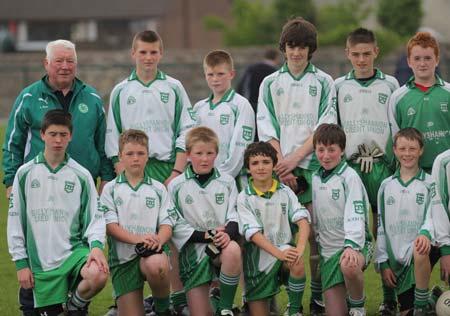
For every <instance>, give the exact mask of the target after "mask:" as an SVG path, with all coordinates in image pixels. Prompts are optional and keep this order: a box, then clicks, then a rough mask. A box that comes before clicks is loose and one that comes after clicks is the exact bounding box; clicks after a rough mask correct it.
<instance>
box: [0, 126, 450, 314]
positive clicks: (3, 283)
mask: <svg viewBox="0 0 450 316" xmlns="http://www.w3.org/2000/svg"><path fill="white" fill-rule="evenodd" d="M4 134H5V126H1V127H0V140H1V141H3V139H4ZM0 156H1V153H0ZM0 176H1V178H2V179H3V170H2V172H1V174H0ZM7 207H8V203H7V201H6V194H5V188H4V186H3V185H0V209H1V211H0V316H13V315H19V314H20V313H19V311H18V308H19V305H18V303H17V292H18V283H17V278H16V271H15V267H14V263H13V262H12V261H11V257H10V255H9V253H8V246H7V242H6V222H7ZM306 257H307V256H306ZM438 273H439V266H438V265H437V266H436V267H435V269H434V273H433V276H432V281H431V286H432V285H433V284H440V285H443V283H442V282H441V281H440V280H439V277H438ZM431 286H430V287H431ZM146 292H147V293H148V292H149V290H148V289H147V290H146ZM365 292H366V297H367V301H366V308H367V311H368V314H367V315H376V313H377V309H378V305H379V303H380V301H381V299H382V291H381V282H380V278H379V276H378V275H377V274H376V273H375V271H374V268H373V265H370V266H369V268H368V269H367V270H366V272H365ZM308 298H309V290H308V291H307V292H306V293H305V296H304V299H303V302H304V305H305V307H306V306H307V305H308V304H307V303H306V302H308V300H307V299H308ZM278 301H279V303H280V305H281V306H282V307H283V308H284V306H285V305H286V303H287V297H286V295H285V293H284V292H281V293H280V294H279V295H278ZM235 302H236V304H240V298H239V293H238V295H236V300H235ZM111 303H112V298H111V283H110V282H108V284H107V287H106V288H105V289H104V290H103V291H102V292H101V293H100V294H99V295H98V296H97V297H96V298H95V299H94V301H93V302H92V304H91V307H90V312H89V315H91V316H100V315H103V314H104V313H105V312H106V310H107V308H108V306H109V305H110V304H111ZM305 312H308V307H306V310H305ZM305 315H308V313H306V314H305Z"/></svg>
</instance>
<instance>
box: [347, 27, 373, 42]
mask: <svg viewBox="0 0 450 316" xmlns="http://www.w3.org/2000/svg"><path fill="white" fill-rule="evenodd" d="M361 43H364V44H370V43H373V44H374V45H375V46H376V45H377V39H376V37H375V34H374V33H373V32H372V31H371V30H368V29H365V28H363V27H359V28H357V29H356V30H354V31H352V32H350V33H349V34H348V35H347V45H350V46H354V45H356V44H361Z"/></svg>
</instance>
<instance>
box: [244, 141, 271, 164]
mask: <svg viewBox="0 0 450 316" xmlns="http://www.w3.org/2000/svg"><path fill="white" fill-rule="evenodd" d="M255 156H264V157H269V158H270V159H272V162H273V165H274V166H275V165H276V164H277V162H278V157H277V151H276V150H275V148H273V146H272V145H271V144H269V143H266V142H256V143H253V144H250V145H248V147H247V149H246V150H245V153H244V167H245V168H247V169H248V168H249V163H250V158H251V157H255Z"/></svg>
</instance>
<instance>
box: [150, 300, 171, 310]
mask: <svg viewBox="0 0 450 316" xmlns="http://www.w3.org/2000/svg"><path fill="white" fill-rule="evenodd" d="M153 300H154V301H155V312H156V313H162V312H166V311H168V310H169V305H170V299H169V296H166V297H154V296H153Z"/></svg>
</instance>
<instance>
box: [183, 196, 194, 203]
mask: <svg viewBox="0 0 450 316" xmlns="http://www.w3.org/2000/svg"><path fill="white" fill-rule="evenodd" d="M184 202H186V204H192V203H194V199H193V198H192V196H190V195H189V194H188V195H187V196H186V198H185V199H184Z"/></svg>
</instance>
